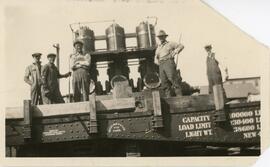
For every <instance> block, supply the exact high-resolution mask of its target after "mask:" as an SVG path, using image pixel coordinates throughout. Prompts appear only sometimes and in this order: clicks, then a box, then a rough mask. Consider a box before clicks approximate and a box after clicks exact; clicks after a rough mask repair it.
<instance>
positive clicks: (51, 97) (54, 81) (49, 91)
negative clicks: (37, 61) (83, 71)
mask: <svg viewBox="0 0 270 167" xmlns="http://www.w3.org/2000/svg"><path fill="white" fill-rule="evenodd" d="M55 57H56V54H54V53H50V54H48V55H47V58H48V60H49V63H48V64H46V65H44V66H43V67H42V69H41V78H42V89H41V92H42V99H43V103H44V104H55V103H64V100H63V98H62V95H61V93H60V90H59V83H58V78H64V77H65V78H66V77H69V76H70V75H71V72H68V73H66V74H64V75H61V74H60V73H59V70H58V69H57V67H56V66H55V65H54V61H55Z"/></svg>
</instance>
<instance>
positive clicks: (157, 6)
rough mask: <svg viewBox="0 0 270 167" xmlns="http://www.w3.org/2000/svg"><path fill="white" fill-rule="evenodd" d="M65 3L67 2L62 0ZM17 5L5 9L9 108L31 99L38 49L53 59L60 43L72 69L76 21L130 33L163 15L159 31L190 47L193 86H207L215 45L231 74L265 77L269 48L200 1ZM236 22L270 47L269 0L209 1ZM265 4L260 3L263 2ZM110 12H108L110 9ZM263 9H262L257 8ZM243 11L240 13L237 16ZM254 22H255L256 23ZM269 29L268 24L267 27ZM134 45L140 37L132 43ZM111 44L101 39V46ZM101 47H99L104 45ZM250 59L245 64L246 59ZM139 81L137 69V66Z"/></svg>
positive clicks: (186, 56) (184, 58)
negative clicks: (27, 79) (209, 53)
mask: <svg viewBox="0 0 270 167" xmlns="http://www.w3.org/2000/svg"><path fill="white" fill-rule="evenodd" d="M60 2H63V1H60ZM66 2H68V3H64V2H63V3H57V4H55V3H41V2H39V3H32V4H26V3H23V2H21V3H16V5H14V4H10V5H6V7H5V8H4V10H3V11H4V18H5V21H4V23H3V24H4V26H5V30H4V34H5V55H4V57H3V58H4V61H3V62H5V63H4V65H3V66H2V67H1V68H3V69H4V70H3V71H4V78H5V79H4V87H2V88H1V90H0V93H1V95H3V96H4V97H5V100H6V106H20V105H22V100H23V99H28V98H29V91H30V89H29V86H28V85H27V84H25V83H24V81H23V76H24V71H25V68H26V66H27V65H29V64H30V63H31V62H32V57H31V54H32V53H33V52H41V53H43V54H44V55H43V57H42V62H43V64H45V63H47V60H46V55H47V54H48V53H50V52H55V49H54V48H53V47H52V45H53V44H54V43H59V44H60V48H61V49H60V72H61V73H65V72H67V71H68V55H69V54H70V53H71V52H72V50H73V49H72V34H71V31H70V28H69V24H70V23H74V22H84V21H97V20H111V19H115V20H116V22H117V23H118V24H120V25H121V26H122V27H124V28H125V32H127V33H129V32H135V27H136V26H137V25H138V24H139V23H140V22H141V21H143V20H144V19H145V17H146V16H157V17H158V24H157V27H156V31H158V30H159V29H164V30H165V31H166V32H167V33H168V34H169V37H168V40H172V41H177V42H178V41H179V37H180V34H182V39H181V42H182V43H183V44H184V45H185V49H184V51H183V52H182V53H181V54H180V57H179V67H180V69H181V73H182V77H183V79H184V80H185V81H187V82H188V83H190V84H191V85H193V86H197V85H206V84H207V77H206V67H205V56H206V54H205V51H204V49H203V46H204V45H205V44H208V43H211V44H213V47H214V51H215V52H216V57H217V59H218V60H219V61H220V62H221V65H222V67H221V68H222V69H224V68H225V67H228V68H229V74H230V77H231V78H235V77H250V76H260V65H259V63H260V60H261V55H263V54H264V50H263V49H264V48H263V47H262V46H260V45H258V44H257V43H256V42H255V41H254V40H253V39H252V38H250V37H249V36H248V35H246V33H243V32H241V31H240V30H239V29H238V28H237V27H236V26H234V25H232V24H231V23H230V22H229V21H228V20H227V19H224V18H223V17H222V16H221V15H219V14H217V13H216V12H215V11H213V10H211V9H210V8H209V7H208V6H207V5H205V4H204V3H200V1H196V0H180V1H178V2H177V3H153V4H145V3H130V4H127V3H102V2H100V3H88V2H85V1H76V2H77V3H71V1H66ZM205 2H207V3H209V4H210V5H211V6H212V7H215V8H216V9H218V10H219V11H220V13H222V14H223V15H225V16H227V17H228V19H230V20H232V21H233V22H236V23H237V25H238V26H239V27H243V30H244V31H245V32H247V33H249V34H252V36H256V38H257V39H258V40H260V41H261V42H265V43H268V45H269V43H270V42H269V39H270V38H267V36H268V37H269V32H268V33H267V32H264V31H262V30H266V29H265V28H266V27H268V29H267V30H268V31H269V25H267V26H258V25H264V23H263V22H259V21H261V20H262V19H261V18H262V17H261V15H264V16H265V14H267V13H265V12H266V9H265V7H264V6H266V5H267V4H268V2H267V1H261V2H260V3H259V2H258V1H256V2H258V3H256V4H255V5H254V1H252V0H248V1H245V2H244V1H243V0H239V1H237V3H236V2H235V1H232V0H229V1H228V0H224V1H220V0H206V1H205ZM258 4H260V5H258ZM105 11H106V12H105ZM256 11H257V12H256ZM236 13H237V14H236ZM109 25H110V24H109V23H103V24H92V25H89V26H90V28H91V29H93V30H94V32H95V34H96V35H103V34H104V32H105V29H106V28H107V27H108V26H109ZM251 25H253V26H251ZM261 27H263V28H261ZM127 43H128V45H134V43H135V41H134V40H133V41H128V42H127ZM104 44H105V43H103V44H102V43H100V46H102V45H104ZM98 46H99V45H98ZM243 62H245V63H243ZM131 71H132V74H131V75H132V76H133V77H134V78H135V82H136V80H137V77H138V73H137V67H136V66H135V67H132V69H131ZM100 74H101V77H100V79H101V80H102V83H104V82H105V81H104V79H106V72H105V70H104V69H103V70H101V71H100ZM67 85H68V79H62V80H61V91H62V94H66V93H67V92H68V86H67Z"/></svg>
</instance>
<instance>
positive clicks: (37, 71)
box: [24, 53, 43, 105]
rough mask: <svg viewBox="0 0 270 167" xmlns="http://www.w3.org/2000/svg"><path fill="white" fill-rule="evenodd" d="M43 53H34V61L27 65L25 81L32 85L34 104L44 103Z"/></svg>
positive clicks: (32, 100)
mask: <svg viewBox="0 0 270 167" xmlns="http://www.w3.org/2000/svg"><path fill="white" fill-rule="evenodd" d="M41 55H42V54H41V53H33V54H32V57H33V59H34V62H33V63H32V64H31V65H29V66H28V67H26V69H25V75H24V81H25V82H26V83H27V84H29V85H30V86H31V103H32V105H38V104H42V103H43V102H42V97H41V83H42V81H41V61H40V57H41Z"/></svg>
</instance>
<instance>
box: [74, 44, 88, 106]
mask: <svg viewBox="0 0 270 167" xmlns="http://www.w3.org/2000/svg"><path fill="white" fill-rule="evenodd" d="M73 46H74V48H75V53H74V54H72V55H71V69H72V71H73V77H72V87H73V93H74V101H75V102H79V101H88V100H89V97H88V96H89V84H90V74H89V69H90V63H91V56H90V54H89V53H86V54H83V51H82V47H83V42H82V41H80V40H76V41H75V42H74V43H73Z"/></svg>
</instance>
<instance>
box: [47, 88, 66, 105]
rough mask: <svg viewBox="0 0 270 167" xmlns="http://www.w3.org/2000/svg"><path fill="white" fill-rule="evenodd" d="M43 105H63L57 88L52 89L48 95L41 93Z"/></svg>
mask: <svg viewBox="0 0 270 167" xmlns="http://www.w3.org/2000/svg"><path fill="white" fill-rule="evenodd" d="M42 100H43V104H57V103H65V101H64V99H63V97H62V94H61V93H60V90H59V88H55V89H52V91H50V92H49V93H48V94H45V92H44V91H42Z"/></svg>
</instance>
